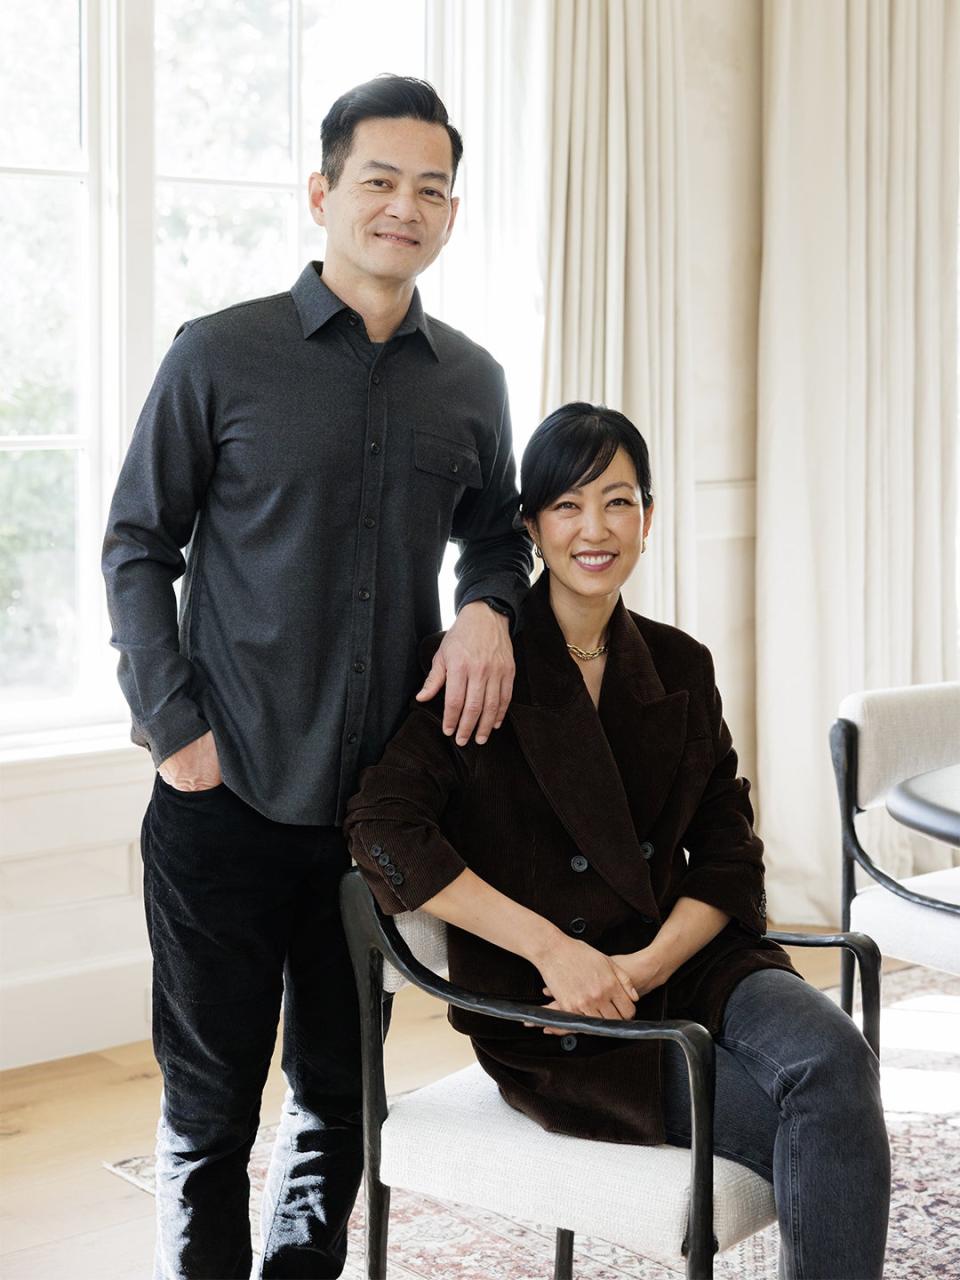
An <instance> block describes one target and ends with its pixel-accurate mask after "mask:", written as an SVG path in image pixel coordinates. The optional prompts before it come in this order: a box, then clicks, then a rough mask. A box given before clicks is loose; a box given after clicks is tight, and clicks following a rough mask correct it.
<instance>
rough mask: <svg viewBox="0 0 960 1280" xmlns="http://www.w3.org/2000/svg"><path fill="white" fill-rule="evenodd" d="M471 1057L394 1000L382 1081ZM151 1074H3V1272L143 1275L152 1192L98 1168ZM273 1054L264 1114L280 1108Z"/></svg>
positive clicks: (125, 1056)
mask: <svg viewBox="0 0 960 1280" xmlns="http://www.w3.org/2000/svg"><path fill="white" fill-rule="evenodd" d="M794 962H795V963H796V964H797V967H798V968H799V969H801V971H802V972H803V973H804V974H805V976H807V977H808V978H809V979H810V981H812V982H814V983H816V984H817V985H818V986H829V985H831V984H833V983H835V982H836V981H837V980H838V979H837V973H838V960H837V957H836V953H835V952H832V951H831V952H821V951H812V950H809V949H805V950H799V951H797V952H795V953H794ZM472 1060H473V1058H472V1054H471V1051H470V1045H469V1042H468V1041H467V1040H466V1038H465V1037H463V1036H460V1035H458V1034H457V1033H456V1032H455V1031H453V1030H452V1029H451V1028H450V1026H449V1025H448V1023H447V1021H446V1016H445V1013H444V1010H443V1008H442V1006H441V1005H440V1004H439V1003H438V1002H437V1001H434V1000H432V999H431V998H430V997H428V996H425V995H423V994H422V993H421V992H419V991H414V990H410V989H407V990H405V991H403V992H401V993H400V995H399V996H398V997H397V1001H396V1006H395V1010H394V1017H393V1023H392V1027H391V1031H390V1035H389V1037H388V1039H387V1047H386V1070H387V1088H388V1091H389V1092H391V1093H394V1092H401V1091H403V1090H405V1089H412V1088H416V1087H418V1086H420V1085H423V1084H426V1083H428V1082H429V1081H431V1080H434V1079H438V1078H439V1077H440V1076H442V1075H446V1074H447V1073H448V1072H450V1071H453V1070H456V1069H458V1068H459V1067H461V1066H466V1065H467V1064H468V1063H469V1062H471V1061H472ZM159 1096H160V1076H159V1072H158V1070H157V1066H156V1063H155V1061H154V1058H153V1053H152V1051H151V1047H150V1045H149V1043H148V1042H146V1041H144V1042H141V1043H138V1044H129V1045H122V1046H120V1047H119V1048H116V1049H107V1050H104V1051H103V1052H101V1053H88V1054H83V1055H81V1056H80V1057H75V1058H63V1059H60V1060H59V1061H56V1062H49V1063H43V1064H40V1065H38V1066H32V1067H23V1068H20V1069H18V1070H14V1071H7V1072H4V1073H2V1074H0V1277H2V1280H150V1275H151V1258H152V1253H153V1237H154V1225H153V1214H154V1201H153V1197H152V1196H149V1195H147V1194H146V1193H145V1192H143V1191H141V1190H139V1189H138V1188H137V1187H134V1186H132V1185H130V1184H129V1183H126V1182H124V1181H123V1180H122V1179H120V1178H118V1177H116V1176H115V1175H114V1174H110V1173H108V1172H107V1171H106V1170H105V1169H103V1168H102V1167H101V1166H102V1162H104V1161H107V1162H111V1161H116V1160H121V1159H123V1158H125V1157H127V1156H132V1155H139V1154H143V1153H146V1152H149V1151H151V1150H152V1149H153V1141H154V1128H155V1125H156V1117H157V1109H158V1099H159ZM282 1096H283V1078H282V1076H281V1074H280V1068H279V1060H278V1056H277V1057H275V1059H274V1063H273V1067H272V1069H271V1072H270V1079H269V1081H268V1084H267V1088H266V1091H265V1094H264V1102H263V1116H264V1119H265V1120H266V1119H270V1118H272V1117H274V1116H275V1115H277V1114H278V1111H279V1106H280V1100H281V1098H282Z"/></svg>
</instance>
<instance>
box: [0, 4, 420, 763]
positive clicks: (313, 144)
mask: <svg viewBox="0 0 960 1280" xmlns="http://www.w3.org/2000/svg"><path fill="white" fill-rule="evenodd" d="M425 5H426V0H408V2H407V3H406V4H404V5H403V6H399V7H398V6H396V5H395V4H392V3H386V2H385V0H366V3H365V4H364V5H363V7H362V23H361V22H360V21H359V20H358V7H357V6H354V5H348V4H343V3H340V2H338V0H138V3H137V4H136V5H134V4H123V3H122V0H44V3H43V4H42V5H39V6H32V5H23V4H7V5H4V6H2V9H0V118H2V119H3V120H4V121H5V122H6V123H7V128H5V129H4V130H3V132H2V136H0V192H2V206H0V208H2V214H0V220H2V237H0V278H2V279H3V281H4V294H5V303H6V305H5V306H4V308H3V309H2V313H0V648H2V652H3V655H4V661H3V663H2V666H0V702H2V712H3V718H2V722H0V728H2V729H3V730H4V731H5V732H6V733H7V734H8V735H13V737H14V738H15V739H16V740H18V741H21V740H23V739H24V737H25V735H26V734H28V733H30V732H36V731H44V730H51V731H52V730H62V729H63V728H65V727H70V726H74V727H75V726H80V725H93V724H96V723H101V724H102V723H106V722H108V721H112V722H119V721H123V720H125V719H126V707H125V705H124V704H123V701H122V699H121V697H120V694H119V691H118V689H117V685H116V679H115V674H114V672H115V661H116V656H115V654H114V653H113V651H112V650H111V649H110V648H109V647H108V644H107V640H108V635H109V624H108V621H107V618H106V609H105V605H104V602H103V588H102V581H101V578H100V572H99V548H100V540H101V536H102V530H103V524H104V520H105V517H106V510H107V506H108V503H109V499H110V495H111V492H112V489H113V484H114V481H115V478H116V474H117V470H118V468H119V465H120V462H121V460H122V456H123V451H124V449H125V446H126V441H127V440H128V439H129V434H130V432H131V431H132V429H133V424H134V421H135V419H136V415H137V412H138V411H139V408H140V406H141V404H142V402H143V399H144V397H145V395H146V393H147V390H148V389H149V385H150V382H151V380H152V376H153V372H154V369H155V368H156V365H157V363H158V361H159V359H160V357H161V356H162V354H163V352H164V351H165V350H166V348H167V346H168V345H169V343H170V340H171V339H172V337H173V334H174V332H175V331H176V329H177V327H178V325H179V324H180V323H181V322H182V321H183V320H184V319H187V318H189V317H191V316H195V315H198V314H202V313H203V312H206V311H210V310H213V309H215V308H217V307H220V306H224V305H227V304H229V303H232V302H235V301H239V300H241V299H243V298H247V297H255V296H258V295H260V294H264V293H273V292H277V291H279V290H282V289H286V288H289V286H290V284H291V283H292V282H293V280H294V279H295V278H296V276H297V274H298V272H299V270H300V268H301V266H302V264H303V263H304V262H305V261H306V260H307V259H308V258H311V257H314V258H317V257H322V256H323V244H322V232H321V231H320V230H319V228H317V227H316V226H315V225H314V224H313V222H312V221H311V220H310V218H309V214H308V211H307V207H306V196H305V184H306V176H307V174H309V173H310V171H311V170H312V169H315V168H316V167H317V166H318V162H319V157H320V122H321V120H322V118H323V114H324V112H325V111H326V108H327V107H328V106H329V104H330V103H331V102H332V101H333V99H334V98H335V97H336V96H337V95H338V94H339V93H341V92H343V90H344V89H346V88H348V87H349V86H350V85H352V84H355V83H358V82H359V81H361V80H365V79H368V78H369V77H370V76H373V75H375V74H377V72H379V71H383V70H393V71H398V72H401V73H405V74H413V75H423V74H424V46H425V30H426V15H425Z"/></svg>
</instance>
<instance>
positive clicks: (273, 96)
mask: <svg viewBox="0 0 960 1280" xmlns="http://www.w3.org/2000/svg"><path fill="white" fill-rule="evenodd" d="M155 39H156V58H157V62H156V79H155V88H154V96H155V102H156V155H157V171H158V172H159V173H163V174H176V175H181V174H182V175H184V176H188V175H190V176H195V177H201V176H203V177H222V178H234V179H236V178H249V179H261V180H266V181H271V180H274V181H284V182H286V181H289V180H290V177H291V163H290V151H291V148H290V136H291V129H290V0H157V3H156V19H155Z"/></svg>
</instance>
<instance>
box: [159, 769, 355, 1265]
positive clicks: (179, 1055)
mask: <svg viewBox="0 0 960 1280" xmlns="http://www.w3.org/2000/svg"><path fill="white" fill-rule="evenodd" d="M142 853H143V863H144V900H145V907H146V915H147V927H148V931H149V934H150V944H151V947H152V950H153V962H154V964H153V978H154V981H153V1038H154V1048H155V1051H156V1055H157V1061H158V1062H159V1064H160V1069H161V1072H162V1075H163V1100H162V1110H161V1117H160V1125H159V1128H158V1133H157V1209H158V1233H157V1257H156V1270H155V1278H156V1280H187V1278H188V1277H189V1280H234V1277H236V1278H237V1280H247V1277H249V1275H250V1269H251V1265H252V1258H251V1244H250V1228H249V1220H248V1199H249V1182H248V1177H247V1162H248V1159H249V1156H250V1149H251V1146H252V1144H253V1140H254V1137H255V1135H256V1132H257V1126H258V1123H259V1120H260V1098H261V1093H262V1090H263V1086H264V1082H265V1080H266V1077H267V1070H268V1067H269V1065H270V1058H271V1055H272V1053H273V1048H274V1043H275V1039H276V1033H277V1025H278V1021H279V1013H280V1003H281V997H283V1008H284V1039H283V1069H284V1074H285V1075H286V1078H287V1083H288V1086H289V1089H288V1093H287V1098H286V1101H285V1104H284V1108H283V1117H282V1120H281V1125H280V1132H279V1134H278V1137H277V1145H276V1147H275V1149H274V1155H273V1160H272V1162H271V1167H270V1173H269V1175H268V1179H267V1188H266V1191H265V1193H264V1206H263V1222H262V1226H263V1239H264V1249H263V1259H262V1270H261V1271H259V1272H258V1274H260V1275H263V1276H264V1277H281V1276H282V1277H286V1278H290V1280H293V1278H296V1277H310V1280H322V1278H325V1277H328V1276H339V1275H340V1272H341V1270H342V1268H343V1264H344V1259H345V1257H346V1227H347V1220H348V1218H349V1216H350V1211H351V1209H352V1207H353V1203H354V1200H355V1198H356V1194H357V1189H358V1186H359V1183H360V1176H361V1171H362V1159H363V1158H362V1144H361V1129H360V1119H361V1107H360V1049H359V1023H358V1012H357V997H356V990H355V986H354V979H353V971H352V969H351V966H350V960H349V956H348V953H347V947H346V941H345V939H344V935H343V929H342V926H341V923H340V915H339V908H338V898H337V892H338V886H339V881H340V878H341V876H342V875H343V873H344V871H345V870H346V869H347V867H348V866H349V856H348V854H347V850H346V846H345V844H344V840H343V835H342V833H341V831H340V830H339V829H338V828H333V827H308V826H290V825H287V824H284V823H279V822H273V821H271V820H270V819H268V818H265V817H263V816H262V815H261V814H259V813H257V812H256V811H255V810H254V809H252V808H251V807H250V806H249V805H248V804H246V803H245V802H244V801H242V800H241V799H239V797H238V796H236V795H234V793H233V792H232V791H230V790H229V789H228V788H227V787H226V786H222V785H221V786H219V787H216V788H214V789H213V790H211V791H200V792H180V791H177V790H175V789H174V788H173V787H170V786H168V784H167V783H165V782H164V781H163V780H162V779H161V778H160V777H159V776H158V777H157V780H156V782H155V785H154V790H153V795H152V797H151V800H150V804H149V807H148V809H147V813H146V816H145V818H144V822H143V832H142Z"/></svg>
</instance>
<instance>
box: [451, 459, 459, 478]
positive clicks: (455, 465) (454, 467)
mask: <svg viewBox="0 0 960 1280" xmlns="http://www.w3.org/2000/svg"><path fill="white" fill-rule="evenodd" d="M450 470H451V471H452V472H453V474H454V475H456V474H457V472H458V471H459V470H460V463H459V462H451V463H450Z"/></svg>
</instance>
